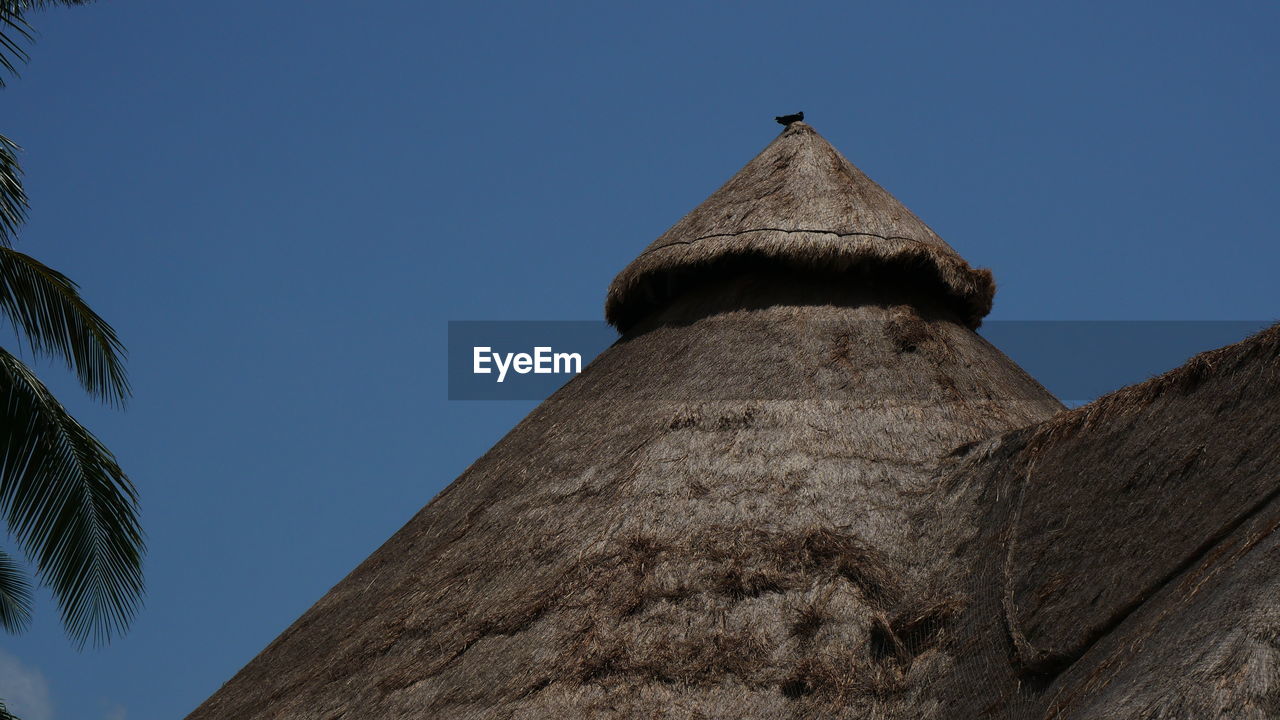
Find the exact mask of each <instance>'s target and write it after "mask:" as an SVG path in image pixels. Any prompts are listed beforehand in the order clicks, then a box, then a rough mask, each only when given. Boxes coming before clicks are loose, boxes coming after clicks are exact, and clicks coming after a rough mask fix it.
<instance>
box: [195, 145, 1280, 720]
mask: <svg viewBox="0 0 1280 720" xmlns="http://www.w3.org/2000/svg"><path fill="white" fill-rule="evenodd" d="M801 132H802V133H809V134H810V135H811V134H812V131H810V130H802V131H801ZM812 138H816V135H812ZM779 142H791V140H789V139H788V136H786V134H785V133H784V136H783V139H782V140H781V141H779ZM796 142H799V140H796ZM804 142H805V143H809V142H817V141H816V140H812V139H810V140H804ZM823 145H825V143H823ZM832 152H834V151H832ZM767 153H768V151H766V154H767ZM801 156H804V154H803V153H800V154H799V155H789V156H788V157H801ZM806 157H816V155H813V156H806ZM804 167H807V168H809V170H807V171H806V172H807V173H812V174H816V175H818V176H824V173H826V168H827V166H823V165H821V164H808V165H804ZM801 181H802V179H796V180H795V181H794V182H797V183H799V182H801ZM788 182H792V181H788ZM803 182H809V183H811V184H813V183H817V182H818V181H817V180H804V181H803ZM731 184H732V183H731ZM815 186H816V185H815ZM877 190H878V188H877ZM829 191H830V192H831V193H836V194H838V193H840V192H842V191H841V190H839V189H835V188H834V187H833V188H832V189H830V190H829ZM823 202H828V201H823ZM816 204H821V203H820V202H818V203H816ZM881 205H883V203H881ZM907 217H909V216H907ZM898 222H903V223H905V222H906V221H905V220H903V219H902V218H901V217H899V218H898ZM920 227H923V226H922V225H921V226H920ZM886 236H888V235H886ZM699 242H701V241H699ZM939 242H940V241H939ZM939 248H940V249H938V250H937V253H938V257H947V255H946V253H950V250H948V249H946V248H945V246H939ZM660 252H661V251H660ZM859 267H860V268H861V269H860V270H859V271H857V272H856V273H855V276H856V280H857V281H856V282H851V281H850V280H851V274H850V272H849V271H848V270H849V269H848V268H843V267H836V266H829V265H820V264H819V265H813V264H807V263H803V262H801V263H793V262H779V261H778V260H777V259H776V258H770V257H769V256H768V255H767V254H763V253H756V254H746V255H737V256H733V257H732V258H726V259H724V261H723V262H720V264H719V265H718V266H717V268H716V270H715V272H709V273H703V274H702V275H701V276H700V277H699V278H698V281H697V282H694V283H690V284H688V285H685V286H683V287H680V288H679V290H678V291H674V292H671V293H670V294H669V295H666V296H664V297H665V299H664V300H663V301H662V302H660V303H659V302H654V303H651V304H649V305H644V306H633V307H635V308H640V307H644V308H645V311H644V312H640V311H639V310H638V309H636V310H633V311H632V312H634V313H635V316H634V317H633V318H632V319H631V320H630V321H629V322H627V323H623V326H624V327H627V328H628V330H627V333H626V334H625V335H624V336H623V338H622V339H621V340H619V341H618V342H617V343H616V344H615V345H614V346H613V347H611V348H609V349H608V350H607V351H606V352H604V353H603V354H601V355H600V356H599V357H598V358H596V360H595V361H593V362H592V363H591V364H590V365H589V366H588V367H587V368H586V369H585V371H584V372H583V373H582V374H581V375H579V376H578V377H576V378H575V379H574V380H572V381H571V382H569V383H568V384H567V385H565V386H564V387H563V388H562V389H561V390H559V391H558V392H556V393H555V394H554V395H552V396H551V397H550V398H548V399H547V400H546V401H545V402H543V403H542V404H541V405H539V406H538V407H537V408H536V409H535V410H534V411H533V412H532V413H530V415H529V416H528V417H527V418H525V419H524V420H523V421H522V422H521V423H520V424H519V425H518V426H516V428H515V429H514V430H512V431H511V433H509V434H508V435H507V436H506V437H505V438H503V439H502V440H501V441H500V442H499V443H498V444H497V445H495V446H494V447H493V448H492V449H491V450H489V452H487V453H486V454H485V455H484V456H483V457H481V458H480V459H479V460H477V461H476V462H475V463H474V464H473V465H472V466H471V467H470V468H468V469H467V471H466V472H464V473H463V474H462V476H461V477H459V478H458V479H457V480H455V481H454V482H453V483H452V484H451V485H450V486H449V487H448V488H446V489H445V490H444V491H443V492H441V493H440V494H439V495H438V496H437V497H436V498H435V499H434V500H432V501H431V502H430V503H429V504H428V505H427V506H426V507H425V508H423V509H422V510H421V511H420V512H419V513H418V514H417V515H415V516H414V517H413V518H412V519H411V520H410V521H409V522H408V523H407V524H406V525H405V526H404V527H403V528H401V529H400V530H399V532H397V533H396V534H395V535H394V536H393V537H392V538H391V539H390V540H388V541H387V543H386V544H384V545H383V546H382V547H381V548H379V549H378V550H377V551H376V552H374V553H373V555H371V556H370V557H369V558H368V559H367V560H365V561H364V562H363V563H361V565H360V566H359V567H357V568H356V569H355V570H354V571H353V572H352V573H351V574H350V575H348V576H347V577H346V578H345V579H343V580H342V581H341V582H340V583H338V585H337V586H335V587H334V588H333V589H332V590H331V591H330V592H329V593H328V594H327V595H325V596H324V597H323V598H321V599H320V601H319V602H317V603H316V604H315V605H314V606H313V607H312V608H311V609H310V610H308V611H307V612H306V613H305V614H304V615H303V616H302V617H301V618H299V619H298V620H297V621H296V622H295V623H294V624H293V625H292V626H290V627H289V628H288V629H287V630H286V631H285V632H284V633H282V634H281V635H280V636H279V637H278V638H276V640H275V641H274V642H272V643H271V644H270V645H269V646H268V647H267V648H266V649H265V650H263V651H262V653H261V654H259V655H258V656H257V657H256V658H254V659H253V660H252V661H251V662H250V663H249V664H248V665H246V666H245V667H244V669H242V670H241V671H240V672H239V673H238V674H237V675H236V676H235V677H234V678H232V679H231V680H230V681H229V682H228V683H227V684H226V685H224V686H223V687H222V688H221V689H220V690H219V691H218V692H217V693H215V694H214V695H213V696H212V697H210V698H209V700H208V701H206V702H205V703H204V704H203V705H201V706H200V708H198V709H197V710H196V711H195V712H194V713H193V714H192V715H191V716H190V718H191V719H192V720H212V719H214V718H218V719H223V718H235V719H236V720H254V719H259V718H260V719H265V718H273V719H289V720H295V719H298V720H300V719H302V718H308V719H311V718H342V719H343V720H361V719H365V718H368V719H370V720H372V719H374V718H377V719H379V720H398V719H400V718H449V719H451V720H452V719H455V718H456V719H459V720H481V719H483V720H497V719H498V718H520V719H522V720H523V719H526V718H531V719H535V720H537V719H547V720H550V719H552V718H555V719H557V720H558V719H560V718H617V719H619V720H621V719H624V718H626V719H631V718H706V719H707V720H711V719H713V718H755V719H761V720H764V719H768V720H775V719H776V718H795V719H801V718H813V719H815V720H816V719H817V718H823V719H825V718H837V719H840V718H847V719H850V720H852V719H853V718H868V717H875V718H881V719H883V720H907V719H910V720H918V719H920V718H932V719H935V720H950V719H951V718H957V719H959V718H965V719H967V718H983V717H987V718H1016V719H1018V720H1022V719H1025V720H1032V719H1040V718H1061V719H1063V720H1065V719H1067V718H1075V719H1080V720H1083V719H1085V718H1104V717H1105V718H1120V719H1133V720H1137V719H1138V718H1152V717H1168V718H1202V717H1215V718H1216V717H1223V718H1226V717H1232V718H1235V717H1249V718H1252V717H1268V716H1275V713H1276V711H1277V708H1280V699H1278V698H1280V679H1278V678H1280V675H1277V668H1280V650H1277V647H1278V646H1277V643H1276V637H1277V636H1278V631H1280V616H1278V615H1277V614H1276V605H1275V603H1274V601H1273V598H1274V597H1275V596H1276V591H1277V590H1280V580H1277V579H1276V574H1275V572H1274V569H1275V568H1276V566H1277V558H1280V535H1277V534H1275V533H1274V532H1273V530H1274V529H1275V528H1276V527H1278V526H1280V505H1278V504H1277V503H1280V499H1277V498H1278V496H1280V490H1277V484H1276V478H1277V477H1278V476H1280V451H1277V449H1276V448H1280V428H1278V426H1277V421H1276V418H1277V417H1280V392H1277V390H1276V388H1280V329H1273V330H1271V331H1269V332H1268V333H1265V334H1263V335H1261V336H1259V337H1257V338H1254V339H1253V340H1251V341H1249V342H1247V343H1244V344H1242V345H1240V346H1236V347H1233V348H1228V349H1225V350H1222V351H1218V352H1216V353H1211V354H1208V355H1205V356H1201V357H1200V358H1198V359H1196V360H1194V361H1193V362H1192V363H1190V364H1188V365H1187V366H1186V367H1184V368H1182V369H1180V370H1178V371H1175V372H1173V373H1170V374H1169V375H1166V376H1164V377H1161V378H1158V379H1156V380H1153V381H1151V382H1149V383H1145V384H1143V385H1139V386H1136V387H1134V388H1129V389H1126V390H1122V391H1120V392H1118V393H1116V394H1114V395H1112V396H1109V397H1107V398H1104V399H1102V400H1100V401H1098V402H1096V403H1094V404H1092V405H1089V406H1085V407H1084V408H1081V409H1077V410H1074V411H1070V412H1067V411H1065V410H1064V409H1063V408H1062V406H1061V405H1060V404H1059V403H1058V402H1057V400H1055V399H1054V398H1053V397H1052V396H1050V395H1049V393H1047V392H1046V391H1045V390H1044V389H1043V388H1042V387H1040V385H1038V384H1037V383H1036V382H1035V381H1034V380H1033V379H1031V378H1030V377H1028V376H1027V375H1026V374H1025V373H1024V372H1022V371H1021V370H1020V369H1019V368H1017V366H1015V365H1014V364H1013V363H1012V362H1010V361H1009V360H1008V358H1006V357H1005V356H1004V355H1002V354H1001V353H1000V352H999V351H998V350H996V349H995V348H993V347H992V346H991V345H990V344H988V343H987V342H986V341H984V340H983V339H982V338H981V337H979V336H978V335H976V334H975V333H974V332H973V331H972V330H971V329H970V328H969V327H968V325H970V324H971V320H972V318H971V314H970V313H969V312H968V311H967V310H966V306H964V305H963V304H959V303H957V296H956V295H954V294H951V293H939V292H935V290H936V289H937V286H930V285H929V284H927V283H918V282H909V281H904V277H905V278H906V279H909V278H911V277H914V276H913V275H912V273H913V272H915V271H916V270H918V269H919V267H918V266H914V267H913V266H903V265H894V264H892V263H889V264H879V265H877V264H876V263H867V264H863V265H861V266H859ZM904 273H905V276H904ZM624 304H625V303H624Z"/></svg>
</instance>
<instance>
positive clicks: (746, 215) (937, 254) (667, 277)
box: [605, 116, 995, 332]
mask: <svg viewBox="0 0 1280 720" xmlns="http://www.w3.org/2000/svg"><path fill="white" fill-rule="evenodd" d="M783 119H788V120H790V119H791V116H783V117H782V118H779V119H778V121H779V122H782V120H783ZM785 124H786V127H785V128H783V130H782V132H781V133H779V134H778V136H777V137H776V138H774V139H773V141H772V142H770V143H769V145H768V146H767V147H765V148H764V150H762V151H761V152H760V153H759V154H758V155H756V156H755V158H753V159H752V160H751V161H750V162H748V163H747V164H746V166H745V167H743V168H742V169H741V170H739V171H738V173H737V174H735V175H734V176H733V177H732V178H730V179H729V181H728V182H726V183H725V184H724V185H723V186H721V187H720V189H718V190H716V191H715V192H714V193H712V194H711V196H710V197H708V198H707V199H706V200H705V201H703V203H702V204H701V205H699V206H698V207H697V208H695V209H694V210H693V211H692V212H690V213H689V214H688V215H686V216H685V217H684V218H683V219H681V220H680V221H679V222H678V223H676V224H675V225H674V226H672V227H671V228H670V229H669V230H667V231H666V232H665V233H663V234H662V235H661V236H660V237H659V238H658V239H657V240H655V241H654V242H653V243H652V244H651V245H649V247H648V248H646V249H645V250H644V252H642V253H641V254H640V255H639V256H638V257H637V258H636V259H635V260H633V261H632V262H631V264H630V265H628V266H627V267H626V268H625V269H624V270H623V271H622V272H621V273H619V274H618V277H617V278H615V279H614V281H613V284H612V285H611V286H610V288H609V296H608V299H607V300H606V303H605V317H606V319H608V320H609V322H610V323H612V324H613V325H614V326H616V327H617V328H618V329H619V330H621V331H624V332H625V331H626V330H627V329H628V328H629V327H631V326H632V325H634V324H635V323H636V322H637V321H638V320H640V319H641V318H643V317H644V316H646V315H648V314H650V313H651V312H653V311H654V310H657V309H660V308H661V307H663V306H664V305H665V304H666V303H667V302H668V301H669V300H670V299H671V298H672V297H674V296H675V295H676V294H678V293H679V292H681V291H682V290H683V289H685V288H687V287H688V285H687V283H690V282H697V278H698V276H699V274H700V273H701V272H702V271H710V270H713V268H712V266H714V265H716V264H717V263H719V262H720V261H722V260H728V259H732V258H735V257H746V256H755V257H764V258H767V259H769V260H772V261H776V262H779V263H781V264H783V265H786V266H790V267H800V268H807V269H814V270H819V271H825V272H845V271H848V270H852V269H855V268H874V267H875V266H881V267H884V266H887V265H891V266H896V267H899V268H909V269H910V270H911V273H910V276H911V277H918V278H919V279H920V280H921V281H922V288H933V289H935V290H937V289H940V290H941V294H942V295H943V296H945V298H946V299H948V300H950V301H951V302H950V304H951V306H952V307H953V308H954V309H955V310H956V311H957V313H958V315H959V316H960V318H961V319H962V320H963V321H964V322H965V323H966V324H968V325H970V326H971V327H977V326H978V324H980V323H981V321H982V317H983V316H985V315H986V314H987V312H989V311H990V309H991V300H992V296H993V295H994V292H995V284H994V282H993V280H992V278H991V273H990V272H989V271H987V270H982V269H976V270H975V269H974V268H971V267H970V266H969V264H968V263H967V262H965V260H964V259H963V258H962V257H960V255H959V254H958V253H956V251H955V250H953V249H952V248H951V246H949V245H947V244H946V243H945V242H944V241H943V240H942V238H940V237H938V235H937V234H936V233H935V232H933V230H931V229H930V228H929V226H928V225H925V224H924V223H923V222H922V221H921V220H920V219H919V218H917V217H916V216H915V215H914V214H912V213H911V211H910V210H908V209H907V208H906V207H905V206H903V205H902V203H900V202H898V200H897V199H896V198H894V197H893V196H892V195H890V194H889V193H888V192H886V191H885V190H884V188H881V187H880V186H879V185H877V184H876V183H875V182H874V181H872V180H871V179H870V178H869V177H867V176H866V175H865V174H864V173H863V172H862V171H861V170H859V169H858V168H857V167H855V166H854V165H853V163H851V162H849V161H848V160H847V159H846V158H845V157H844V156H843V155H841V154H840V152H839V151H838V150H836V149H835V148H834V147H832V145H831V144H830V143H829V142H827V140H826V139H825V138H823V137H822V136H821V135H819V134H818V131H816V130H814V129H813V127H812V126H810V125H809V124H807V123H805V122H803V121H802V120H791V121H790V122H788V123H785ZM850 277H851V279H850V282H856V280H855V279H853V278H854V276H853V275H851V276H850Z"/></svg>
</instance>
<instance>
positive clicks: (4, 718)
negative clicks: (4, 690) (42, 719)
mask: <svg viewBox="0 0 1280 720" xmlns="http://www.w3.org/2000/svg"><path fill="white" fill-rule="evenodd" d="M0 720H22V718H20V717H18V716H17V715H14V714H13V713H11V712H9V708H7V707H5V706H4V701H3V700H0Z"/></svg>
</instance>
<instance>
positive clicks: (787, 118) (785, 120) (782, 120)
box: [774, 111, 804, 125]
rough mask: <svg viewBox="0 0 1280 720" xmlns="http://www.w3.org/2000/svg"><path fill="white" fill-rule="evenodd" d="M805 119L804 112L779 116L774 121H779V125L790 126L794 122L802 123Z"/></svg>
mask: <svg viewBox="0 0 1280 720" xmlns="http://www.w3.org/2000/svg"><path fill="white" fill-rule="evenodd" d="M803 119H804V112H803V111H801V112H798V113H796V114H795V115H779V116H778V117H776V118H774V120H777V121H778V124H779V125H790V124H791V123H793V122H800V121H801V120H803Z"/></svg>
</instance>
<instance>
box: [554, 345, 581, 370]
mask: <svg viewBox="0 0 1280 720" xmlns="http://www.w3.org/2000/svg"><path fill="white" fill-rule="evenodd" d="M547 349H548V350H550V349H551V348H547ZM562 360H563V361H564V369H563V370H561V369H560V367H561V366H560V362H561V361H562ZM570 362H572V363H573V369H570V366H569V363H570ZM552 368H553V369H552V372H558V373H574V374H575V375H576V374H578V373H580V372H582V356H581V355H579V354H578V353H556V354H555V360H554V361H553V363H552Z"/></svg>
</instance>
